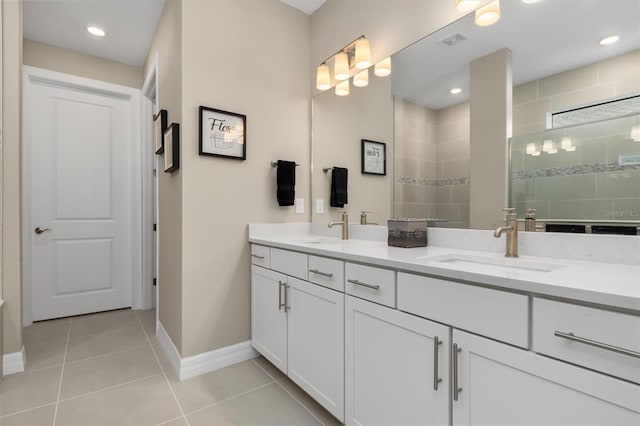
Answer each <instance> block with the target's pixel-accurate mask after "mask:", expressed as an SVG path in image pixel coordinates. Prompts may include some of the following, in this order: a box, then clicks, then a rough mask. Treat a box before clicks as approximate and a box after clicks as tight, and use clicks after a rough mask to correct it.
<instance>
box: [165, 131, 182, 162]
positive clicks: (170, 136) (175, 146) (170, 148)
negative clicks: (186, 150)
mask: <svg viewBox="0 0 640 426" xmlns="http://www.w3.org/2000/svg"><path fill="white" fill-rule="evenodd" d="M164 140H165V144H164V146H165V148H164V171H165V173H171V172H173V171H175V170H178V168H179V167H180V125H179V124H178V123H171V125H170V126H169V127H167V129H166V130H165V131H164Z"/></svg>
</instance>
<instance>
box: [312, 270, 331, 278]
mask: <svg viewBox="0 0 640 426" xmlns="http://www.w3.org/2000/svg"><path fill="white" fill-rule="evenodd" d="M309 272H311V273H312V274H318V275H322V276H323V277H327V278H333V274H332V273H330V272H322V271H318V270H317V269H309Z"/></svg>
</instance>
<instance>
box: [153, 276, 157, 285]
mask: <svg viewBox="0 0 640 426" xmlns="http://www.w3.org/2000/svg"><path fill="white" fill-rule="evenodd" d="M156 281H157V280H156V279H155V278H154V279H153V286H154V287H155V286H156Z"/></svg>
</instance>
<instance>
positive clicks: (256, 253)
mask: <svg viewBox="0 0 640 426" xmlns="http://www.w3.org/2000/svg"><path fill="white" fill-rule="evenodd" d="M269 254H270V252H269V247H265V246H259V245H256V244H251V263H252V264H253V265H258V266H262V267H263V268H269V267H270V261H269Z"/></svg>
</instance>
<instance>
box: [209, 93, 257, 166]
mask: <svg viewBox="0 0 640 426" xmlns="http://www.w3.org/2000/svg"><path fill="white" fill-rule="evenodd" d="M199 123H200V132H199V136H200V138H199V146H198V154H200V155H209V156H213V157H225V158H233V159H236V160H246V159H247V116H246V115H244V114H238V113H235V112H229V111H223V110H220V109H215V108H209V107H205V106H202V105H201V106H200V121H199Z"/></svg>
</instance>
